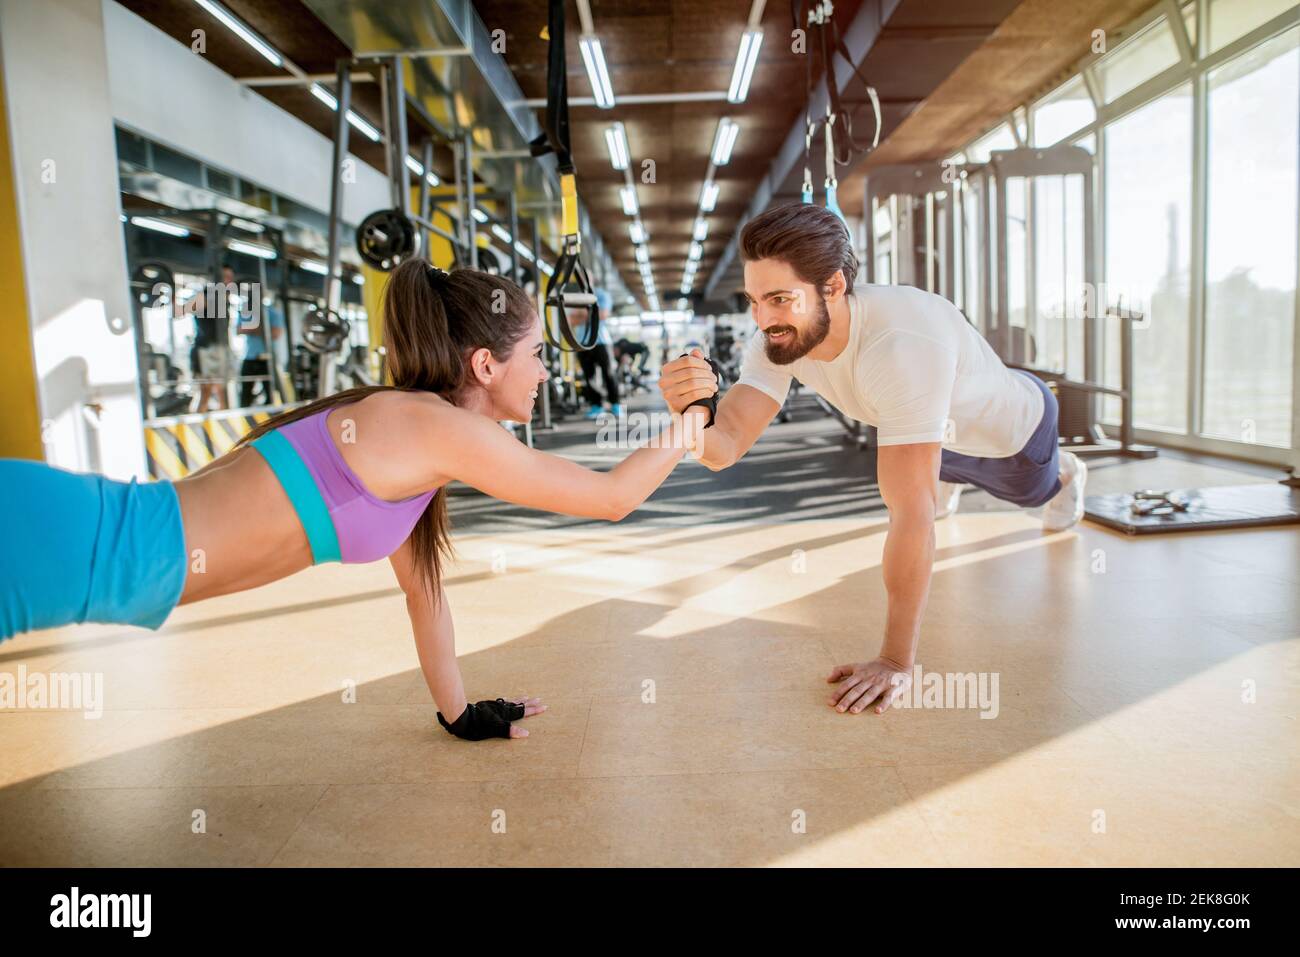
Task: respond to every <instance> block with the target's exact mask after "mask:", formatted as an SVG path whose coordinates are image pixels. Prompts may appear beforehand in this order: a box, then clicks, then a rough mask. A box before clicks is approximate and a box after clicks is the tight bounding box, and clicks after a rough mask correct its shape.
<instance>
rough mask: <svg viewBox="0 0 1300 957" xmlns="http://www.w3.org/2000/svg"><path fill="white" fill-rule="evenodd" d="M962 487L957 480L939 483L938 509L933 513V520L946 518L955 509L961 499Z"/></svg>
mask: <svg viewBox="0 0 1300 957" xmlns="http://www.w3.org/2000/svg"><path fill="white" fill-rule="evenodd" d="M962 488H964V486H963V485H961V483H959V482H940V483H939V510H938V511H937V512H935V513H934V519H935V521H938V520H939V519H941V518H947V517H948V516H949V515H951V514H953V513H954V512H956V511H957V505H958V503H959V502H960V501H961V490H962Z"/></svg>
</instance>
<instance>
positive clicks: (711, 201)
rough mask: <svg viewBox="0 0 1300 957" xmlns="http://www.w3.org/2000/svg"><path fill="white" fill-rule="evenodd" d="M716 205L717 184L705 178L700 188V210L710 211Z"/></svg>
mask: <svg viewBox="0 0 1300 957" xmlns="http://www.w3.org/2000/svg"><path fill="white" fill-rule="evenodd" d="M716 205H718V184H717V183H715V182H714V181H713V180H711V179H709V180H705V181H704V188H703V189H702V190H700V211H701V212H705V213H711V212H713V207H714V206H716Z"/></svg>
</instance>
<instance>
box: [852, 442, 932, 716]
mask: <svg viewBox="0 0 1300 957" xmlns="http://www.w3.org/2000/svg"><path fill="white" fill-rule="evenodd" d="M941 448H942V447H941V446H940V444H939V443H938V442H925V443H918V444H914V445H886V446H882V447H881V448H880V452H879V455H878V457H877V464H876V471H877V475H878V478H879V482H880V497H881V498H883V499H884V500H885V505H886V506H887V507H888V508H889V531H888V533H887V534H886V536H885V556H884V561H883V563H882V569H881V570H882V572H883V574H884V580H885V593H886V595H887V600H888V607H887V610H886V616H885V640H884V644H883V646H882V647H881V649H880V657H878V658H876V659H875V660H874V661H864V662H858V663H856V664H850V665H840V666H838V667H837V668H836V669H835V670H834V671H832V672H831V674H830V677H829V678H827V681H829V682H831V683H832V684H835V685H836V688H835V689H834V691H832V692H831V697H830V701H829V702H828V703H829V704H830V705H831V706H832V707H834V708H836V710H838V711H842V712H849V713H852V714H857V713H859V712H861V711H863V710H864V709H866V708H867V707H870V706H871V704H872V703H873V702H876V706H875V709H874V710H875V711H876V712H877V713H881V712H883V711H885V710H886V709H888V707H889V705H890V702H891V701H892V700H893V698H894V697H895V696H896V695H897V694H899V693H902V692H903V691H904V690H906V687H907V684H908V683H909V680H910V676H911V673H912V666H913V664H915V661H916V644H917V640H918V639H919V638H920V634H921V616H922V614H923V613H924V611H925V601H926V598H927V596H928V595H929V593H930V576H931V573H932V571H933V565H934V515H935V510H936V508H937V507H938V495H939V461H940V455H941ZM877 699H879V700H877Z"/></svg>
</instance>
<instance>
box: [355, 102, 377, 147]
mask: <svg viewBox="0 0 1300 957" xmlns="http://www.w3.org/2000/svg"><path fill="white" fill-rule="evenodd" d="M348 122H349V123H351V124H352V125H353V126H355V127H356V128H357V129H359V130H360V131H361V134H362V135H363V136H365V138H366V139H368V140H370V142H372V143H378V142H379V140H380V139H381V137H380V134H379V130H377V129H375V128H374V127H373V126H371V125H370V124H369V123H367V122H366V121H365V120H364V119H362V118H361V117H360V116H358V115H357V114H356V113H353V112H352V111H351V110H348Z"/></svg>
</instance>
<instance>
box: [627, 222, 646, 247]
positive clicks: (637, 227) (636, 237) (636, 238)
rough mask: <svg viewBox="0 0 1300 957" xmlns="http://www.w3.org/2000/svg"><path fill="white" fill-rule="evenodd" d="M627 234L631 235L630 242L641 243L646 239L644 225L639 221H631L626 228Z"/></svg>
mask: <svg viewBox="0 0 1300 957" xmlns="http://www.w3.org/2000/svg"><path fill="white" fill-rule="evenodd" d="M627 231H628V234H629V235H631V237H632V242H634V243H643V242H645V240H646V235H645V227H644V226H642V225H641V223H640V222H635V223H632V224H631V225H630V226H628V228H627Z"/></svg>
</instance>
